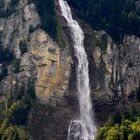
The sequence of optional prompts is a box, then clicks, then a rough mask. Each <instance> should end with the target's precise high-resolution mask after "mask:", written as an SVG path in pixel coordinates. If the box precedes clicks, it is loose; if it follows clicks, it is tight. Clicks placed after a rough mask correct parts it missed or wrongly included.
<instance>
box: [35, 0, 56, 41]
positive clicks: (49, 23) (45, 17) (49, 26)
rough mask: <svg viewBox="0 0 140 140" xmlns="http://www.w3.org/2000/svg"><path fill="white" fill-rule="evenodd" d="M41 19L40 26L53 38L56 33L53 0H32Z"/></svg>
mask: <svg viewBox="0 0 140 140" xmlns="http://www.w3.org/2000/svg"><path fill="white" fill-rule="evenodd" d="M34 2H35V4H36V7H37V10H38V13H39V15H40V18H41V21H42V28H43V29H44V30H45V31H46V32H47V33H48V34H49V35H50V36H51V37H52V38H54V39H56V35H57V17H56V12H55V1H54V0H44V1H43V0H34Z"/></svg>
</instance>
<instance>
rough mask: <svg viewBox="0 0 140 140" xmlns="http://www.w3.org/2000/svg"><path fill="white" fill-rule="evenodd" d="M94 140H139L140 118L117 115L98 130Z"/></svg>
mask: <svg viewBox="0 0 140 140" xmlns="http://www.w3.org/2000/svg"><path fill="white" fill-rule="evenodd" d="M96 140H140V117H138V116H137V115H136V114H131V115H129V113H125V114H123V115H122V116H120V115H118V114H117V116H116V117H114V118H113V119H110V120H109V121H108V123H107V124H106V125H105V126H103V127H101V128H100V129H99V130H98V132H97V136H96Z"/></svg>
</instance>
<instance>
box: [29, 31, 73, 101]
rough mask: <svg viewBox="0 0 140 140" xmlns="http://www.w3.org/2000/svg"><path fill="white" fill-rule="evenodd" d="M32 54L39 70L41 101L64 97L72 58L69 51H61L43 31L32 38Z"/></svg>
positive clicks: (38, 88)
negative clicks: (53, 97)
mask: <svg viewBox="0 0 140 140" xmlns="http://www.w3.org/2000/svg"><path fill="white" fill-rule="evenodd" d="M31 44H34V45H32V46H31V48H32V49H31V52H32V54H31V55H33V58H34V62H35V64H36V68H37V75H38V77H37V82H36V93H37V96H38V97H39V98H40V99H41V100H48V99H50V98H51V97H52V96H59V97H60V96H62V95H63V93H64V92H65V91H66V90H67V87H68V79H69V72H70V60H71V59H70V57H68V52H67V49H60V48H59V47H58V46H57V44H56V43H54V42H53V41H52V40H51V39H50V38H49V37H48V36H47V34H45V32H43V31H42V30H38V31H36V32H35V33H33V35H32V37H31Z"/></svg>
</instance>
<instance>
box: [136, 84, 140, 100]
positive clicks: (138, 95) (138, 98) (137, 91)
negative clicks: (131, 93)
mask: <svg viewBox="0 0 140 140" xmlns="http://www.w3.org/2000/svg"><path fill="white" fill-rule="evenodd" d="M136 99H137V101H138V102H140V84H139V87H138V88H137V90H136Z"/></svg>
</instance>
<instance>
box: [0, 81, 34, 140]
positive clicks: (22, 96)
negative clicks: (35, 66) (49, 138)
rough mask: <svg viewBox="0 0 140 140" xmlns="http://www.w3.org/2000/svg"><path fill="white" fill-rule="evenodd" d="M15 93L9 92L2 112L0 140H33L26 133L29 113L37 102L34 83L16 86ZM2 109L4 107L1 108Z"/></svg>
mask: <svg viewBox="0 0 140 140" xmlns="http://www.w3.org/2000/svg"><path fill="white" fill-rule="evenodd" d="M14 91H15V93H14V94H13V93H11V92H7V93H6V94H5V95H6V101H5V102H4V103H3V108H2V110H1V111H0V116H3V117H0V139H1V140H32V138H31V136H30V135H29V134H28V133H27V132H26V131H25V127H26V124H27V121H28V115H29V111H30V110H31V107H32V104H33V101H34V100H35V90H34V82H32V81H30V80H29V82H28V86H27V87H26V88H25V87H24V84H22V86H21V87H20V86H19V85H18V83H16V85H15V90H14ZM1 107H2V106H1Z"/></svg>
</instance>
